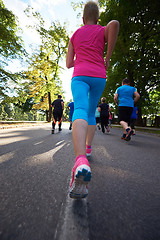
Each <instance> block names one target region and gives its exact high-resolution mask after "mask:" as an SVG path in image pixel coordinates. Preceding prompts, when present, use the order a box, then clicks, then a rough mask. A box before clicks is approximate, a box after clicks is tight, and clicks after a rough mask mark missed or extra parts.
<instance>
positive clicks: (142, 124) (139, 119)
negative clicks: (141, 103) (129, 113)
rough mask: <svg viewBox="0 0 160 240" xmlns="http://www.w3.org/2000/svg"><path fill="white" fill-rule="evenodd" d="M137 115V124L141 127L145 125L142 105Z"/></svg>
mask: <svg viewBox="0 0 160 240" xmlns="http://www.w3.org/2000/svg"><path fill="white" fill-rule="evenodd" d="M137 115H138V117H137V121H136V123H137V125H138V126H141V127H144V123H143V119H142V110H141V108H140V107H138V114H137Z"/></svg>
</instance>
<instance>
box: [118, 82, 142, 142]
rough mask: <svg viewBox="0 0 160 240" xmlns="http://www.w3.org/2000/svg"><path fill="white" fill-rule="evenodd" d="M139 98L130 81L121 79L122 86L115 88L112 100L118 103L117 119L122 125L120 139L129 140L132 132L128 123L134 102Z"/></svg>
mask: <svg viewBox="0 0 160 240" xmlns="http://www.w3.org/2000/svg"><path fill="white" fill-rule="evenodd" d="M139 98H140V95H139V93H138V92H137V90H136V88H135V87H131V86H130V81H129V80H128V79H127V78H125V79H123V81H122V86H121V87H119V88H117V91H116V94H115V96H114V101H115V102H116V103H117V104H118V120H119V123H120V125H121V126H122V127H123V135H122V137H121V139H124V140H126V141H130V139H131V136H132V134H133V130H132V129H131V127H130V126H129V125H130V121H131V115H132V111H133V107H134V103H136V102H137V101H138V99H139Z"/></svg>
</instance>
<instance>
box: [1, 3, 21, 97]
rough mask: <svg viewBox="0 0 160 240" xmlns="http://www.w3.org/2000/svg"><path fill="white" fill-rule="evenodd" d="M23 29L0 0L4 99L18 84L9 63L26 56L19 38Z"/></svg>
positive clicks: (2, 90) (16, 76)
mask: <svg viewBox="0 0 160 240" xmlns="http://www.w3.org/2000/svg"><path fill="white" fill-rule="evenodd" d="M20 31H21V29H20V28H19V25H18V20H17V18H16V16H15V15H14V14H13V13H12V12H11V11H9V10H8V9H7V8H5V5H4V4H3V1H2V0H0V35H1V40H0V60H1V61H0V98H1V99H4V98H5V97H6V96H7V93H8V91H12V89H11V87H10V86H11V83H12V82H15V83H16V82H17V78H18V77H19V75H18V74H16V73H14V74H13V73H11V72H10V71H8V70H7V68H6V67H7V66H8V62H9V61H11V60H12V59H17V58H22V56H23V55H25V54H26V52H25V50H24V48H23V42H22V39H21V37H20V36H19V34H20Z"/></svg>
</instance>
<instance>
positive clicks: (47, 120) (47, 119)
mask: <svg viewBox="0 0 160 240" xmlns="http://www.w3.org/2000/svg"><path fill="white" fill-rule="evenodd" d="M48 112H49V111H48V110H46V121H47V122H49V121H48V118H49V117H48Z"/></svg>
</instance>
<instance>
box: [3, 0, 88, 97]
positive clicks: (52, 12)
mask: <svg viewBox="0 0 160 240" xmlns="http://www.w3.org/2000/svg"><path fill="white" fill-rule="evenodd" d="M3 2H4V5H5V7H6V8H8V9H9V10H11V11H12V12H13V13H14V14H15V15H16V16H17V17H18V20H19V24H20V27H21V28H22V30H23V33H22V38H23V40H24V44H25V48H26V50H27V51H28V52H29V53H31V51H30V45H31V44H32V45H33V46H34V45H36V44H39V43H40V37H39V35H38V33H37V32H36V31H35V30H31V29H28V28H27V25H32V24H33V23H34V21H35V20H34V19H32V18H30V19H29V18H27V16H26V15H25V13H24V10H25V9H26V8H27V7H28V5H30V6H31V7H32V8H33V9H34V10H35V11H37V12H39V13H40V14H41V16H42V17H43V19H44V20H45V24H46V26H45V27H47V26H50V25H51V22H52V21H55V20H59V21H60V23H61V25H63V24H64V22H67V29H68V34H69V36H70V37H71V35H72V33H73V32H74V31H75V30H76V29H77V28H78V27H80V25H81V24H82V17H80V18H77V13H78V12H76V11H74V10H73V8H72V6H71V2H79V1H78V0H77V1H76V0H3ZM84 2H86V1H84ZM9 67H10V70H11V71H19V70H21V69H22V66H21V65H20V62H18V61H16V60H15V61H14V62H13V63H12V64H10V65H9ZM62 67H64V68H65V69H64V71H63V72H62V73H61V74H60V78H61V80H62V87H63V91H64V92H65V94H64V95H65V100H66V101H69V100H70V99H72V93H71V87H70V86H71V77H72V72H73V68H71V69H67V68H66V67H65V59H64V60H63V62H62Z"/></svg>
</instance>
